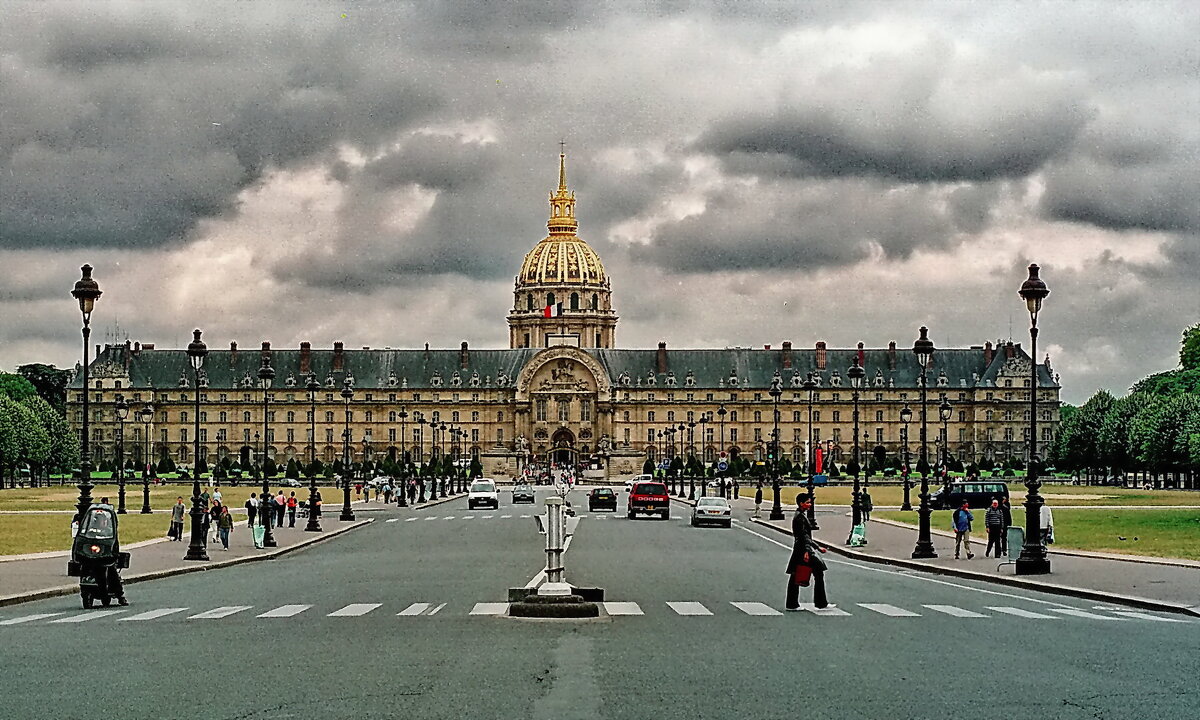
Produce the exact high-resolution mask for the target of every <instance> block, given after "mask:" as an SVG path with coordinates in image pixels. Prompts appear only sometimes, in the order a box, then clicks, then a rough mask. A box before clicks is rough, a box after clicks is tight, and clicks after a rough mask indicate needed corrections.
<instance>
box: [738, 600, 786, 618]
mask: <svg viewBox="0 0 1200 720" xmlns="http://www.w3.org/2000/svg"><path fill="white" fill-rule="evenodd" d="M729 604H730V605H732V606H734V607H735V608H737V609H738V610H741V611H742V612H744V613H746V614H747V615H782V614H783V613H781V612H779V611H778V610H776V609H775V608H773V607H771V606H770V605H767V604H766V603H760V602H731V603H729Z"/></svg>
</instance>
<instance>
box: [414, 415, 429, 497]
mask: <svg viewBox="0 0 1200 720" xmlns="http://www.w3.org/2000/svg"><path fill="white" fill-rule="evenodd" d="M413 422H414V423H416V424H417V448H418V450H420V449H422V448H423V447H424V444H425V438H424V434H425V416H424V415H423V414H421V413H419V412H415V413H413ZM422 452H423V450H422ZM432 453H433V451H432V450H430V454H432ZM417 488H418V490H420V493H421V494H420V497H419V498H417V502H418V503H424V502H426V500H425V473H421V475H420V477H418V478H417Z"/></svg>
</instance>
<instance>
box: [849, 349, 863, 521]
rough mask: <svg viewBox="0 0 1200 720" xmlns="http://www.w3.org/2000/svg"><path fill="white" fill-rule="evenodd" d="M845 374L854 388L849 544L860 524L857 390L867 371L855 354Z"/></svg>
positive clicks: (860, 469) (860, 467)
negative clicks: (852, 471)
mask: <svg viewBox="0 0 1200 720" xmlns="http://www.w3.org/2000/svg"><path fill="white" fill-rule="evenodd" d="M846 375H847V376H849V378H850V385H851V386H852V387H853V388H854V392H853V395H852V397H853V399H854V471H855V472H854V490H853V491H852V492H851V493H850V498H851V499H850V515H851V521H850V535H848V536H847V537H846V544H847V545H849V544H850V538H851V537H853V536H854V528H855V527H857V526H859V525H861V524H862V502H861V500H860V498H861V492H860V490H859V486H858V475H859V473H860V472H862V456H861V455H860V454H859V452H858V391H859V389H860V388H862V382H863V378H864V377H866V376H867V371H866V370H864V369H863V366H862V365H859V363H858V357H857V356H855V358H854V364H853V365H851V366H850V369H849V370H847V371H846Z"/></svg>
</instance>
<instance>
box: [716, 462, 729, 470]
mask: <svg viewBox="0 0 1200 720" xmlns="http://www.w3.org/2000/svg"><path fill="white" fill-rule="evenodd" d="M717 469H718V470H720V471H721V472H725V471H726V470H728V469H729V463H727V462H724V461H721V462H719V463H717Z"/></svg>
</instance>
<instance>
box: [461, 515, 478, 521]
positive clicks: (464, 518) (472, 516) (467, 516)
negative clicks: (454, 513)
mask: <svg viewBox="0 0 1200 720" xmlns="http://www.w3.org/2000/svg"><path fill="white" fill-rule="evenodd" d="M475 517H476V516H475V515H463V520H474V519H475Z"/></svg>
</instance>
